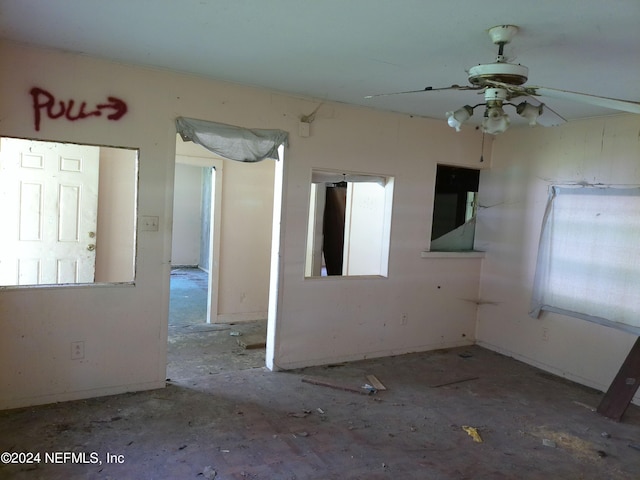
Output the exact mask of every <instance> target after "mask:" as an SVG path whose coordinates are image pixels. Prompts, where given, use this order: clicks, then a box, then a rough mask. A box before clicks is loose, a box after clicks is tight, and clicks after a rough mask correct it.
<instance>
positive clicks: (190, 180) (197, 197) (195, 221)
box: [171, 163, 202, 266]
mask: <svg viewBox="0 0 640 480" xmlns="http://www.w3.org/2000/svg"><path fill="white" fill-rule="evenodd" d="M173 191H174V197H173V236H172V243H171V265H172V266H181V265H190V266H197V265H198V263H199V262H200V232H201V230H202V212H201V210H202V167H199V166H194V165H185V164H181V163H178V164H176V174H175V178H174V185H173Z"/></svg>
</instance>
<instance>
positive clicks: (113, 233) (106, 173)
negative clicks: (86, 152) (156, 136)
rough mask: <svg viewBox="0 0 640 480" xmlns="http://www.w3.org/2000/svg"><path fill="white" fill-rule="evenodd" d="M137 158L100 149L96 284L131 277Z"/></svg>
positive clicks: (118, 150) (130, 153)
mask: <svg viewBox="0 0 640 480" xmlns="http://www.w3.org/2000/svg"><path fill="white" fill-rule="evenodd" d="M137 155H138V152H136V151H135V150H125V149H121V148H109V147H101V148H100V175H99V180H98V181H99V185H98V227H97V232H96V246H97V247H96V278H95V281H96V282H131V281H133V280H134V277H135V271H134V262H135V257H134V255H135V247H136V236H135V233H136V232H135V226H136V204H135V199H136V190H137V186H138V168H137V163H138V160H137Z"/></svg>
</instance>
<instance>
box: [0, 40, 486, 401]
mask: <svg viewBox="0 0 640 480" xmlns="http://www.w3.org/2000/svg"><path fill="white" fill-rule="evenodd" d="M34 86H37V87H40V88H43V89H46V90H47V91H49V92H51V93H52V94H54V95H55V97H56V99H60V100H65V101H68V100H70V99H73V100H74V101H75V105H76V107H77V106H78V105H80V104H81V102H82V101H86V102H87V108H91V107H92V106H93V105H97V104H100V103H102V102H104V99H105V98H106V97H107V96H116V97H118V98H121V99H122V100H123V101H125V102H126V104H127V106H128V111H127V113H126V115H125V116H123V117H122V118H121V119H119V120H108V119H107V118H106V116H102V117H96V116H92V117H88V118H80V119H77V120H76V121H69V120H67V119H66V118H65V117H60V118H57V119H51V118H49V117H48V116H46V115H44V116H43V118H42V119H41V124H40V129H39V130H36V129H35V122H34V109H33V105H32V98H31V96H30V95H29V90H30V89H31V88H32V87H34ZM0 98H2V99H3V101H2V104H0V118H2V123H0V134H3V135H7V136H17V137H26V138H38V139H48V140H56V141H69V142H77V143H90V144H97V145H100V144H102V145H116V146H125V147H131V148H139V149H140V170H139V196H138V220H139V221H138V232H137V264H136V282H135V285H117V286H98V285H96V286H91V287H86V286H82V287H59V288H55V289H51V288H13V289H2V290H0V312H2V313H1V314H0V315H1V316H2V321H1V322H0V364H2V365H3V368H2V369H1V370H0V387H1V388H0V408H10V407H17V406H24V405H31V404H37V403H48V402H55V401H62V400H69V399H75V398H86V397H92V396H97V395H106V394H113V393H119V392H124V391H133V390H141V389H147V388H160V387H163V386H164V385H165V382H164V380H165V375H166V338H167V317H168V303H169V275H170V261H171V230H172V209H173V178H174V172H175V153H176V141H175V140H176V135H175V133H176V131H175V124H174V122H175V118H176V117H177V116H181V115H182V116H187V117H193V118H199V119H204V120H211V121H216V122H222V123H227V124H231V125H239V126H244V127H249V128H271V129H274V128H275V129H282V130H286V131H288V132H291V134H290V140H289V147H288V148H287V150H286V159H285V161H284V163H283V167H284V173H283V175H284V177H283V178H284V180H283V184H284V190H283V193H282V199H283V202H284V207H283V217H282V221H281V225H280V231H281V232H282V235H283V237H282V240H281V245H282V249H281V250H280V252H279V257H278V258H279V261H278V265H279V267H280V269H279V272H278V276H279V278H280V282H279V290H278V292H277V297H278V299H279V302H278V304H277V309H274V312H275V316H274V318H273V323H272V326H271V331H275V341H274V344H273V348H270V354H269V358H267V364H268V365H269V366H271V367H273V368H294V367H297V366H303V365H312V364H319V363H330V362H334V361H341V360H347V359H360V358H365V357H372V356H380V355H391V354H399V353H404V352H409V351H419V350H427V349H434V348H443V347H450V346H456V345H467V344H471V343H473V342H474V330H475V320H476V301H475V300H476V299H477V296H478V285H479V277H480V260H479V259H477V258H453V259H448V258H425V259H422V258H421V256H420V252H421V251H423V250H425V249H427V248H428V246H429V232H430V229H431V212H432V206H433V189H434V181H435V171H436V163H437V162H446V163H447V164H460V165H462V166H475V167H479V168H484V167H487V166H488V163H489V162H488V161H486V162H485V163H483V164H481V163H479V161H480V153H481V152H480V148H481V142H482V138H481V135H480V134H479V133H478V132H477V131H475V130H473V129H465V130H464V131H463V132H461V133H456V132H455V131H453V130H452V129H451V128H449V127H448V126H447V125H446V122H445V121H443V120H430V119H423V118H415V117H411V116H407V115H399V114H394V113H388V112H380V111H374V110H371V109H365V108H356V107H351V106H347V105H342V104H332V103H328V102H327V103H324V104H323V105H322V106H321V107H320V109H319V110H318V111H317V112H316V115H315V120H314V122H313V123H312V124H311V128H310V130H311V132H310V136H309V137H306V138H301V137H299V136H298V135H297V132H298V122H299V118H300V116H301V115H304V114H308V113H309V112H311V111H314V109H315V108H316V107H317V106H318V103H319V102H318V101H315V100H313V99H305V98H298V97H294V96H287V95H285V94H281V93H275V92H269V91H265V90H260V89H253V88H248V87H241V86H238V85H231V84H225V83H221V82H214V81H211V80H207V79H203V78H199V77H195V76H188V75H180V74H176V73H171V72H166V71H158V70H152V69H149V68H141V67H132V66H127V65H122V64H117V63H112V62H106V61H102V60H98V59H94V58H90V57H87V56H83V55H73V54H67V53H59V52H53V51H48V50H41V49H35V48H30V47H25V46H18V45H15V44H10V43H7V42H2V43H0ZM489 146H490V142H486V148H487V149H488V148H489ZM484 158H485V159H488V158H489V157H488V151H487V152H485V157H484ZM265 162H267V163H265ZM265 162H262V163H263V164H264V165H266V166H268V165H269V163H268V162H271V165H272V166H271V167H270V168H273V163H274V162H273V161H265ZM231 165H233V166H232V167H231ZM256 166H257V165H246V164H241V163H233V164H231V163H230V164H229V166H227V165H225V173H224V177H225V180H226V179H227V178H229V179H230V181H232V179H233V178H234V176H249V177H251V176H256V177H260V179H257V178H256V179H255V180H252V182H253V185H252V186H246V187H244V188H241V189H240V188H239V189H238V192H237V194H238V195H237V197H236V199H235V200H234V201H233V202H231V203H234V202H235V204H236V206H237V207H238V208H240V207H243V206H244V207H247V208H249V210H250V215H249V214H247V216H246V217H243V216H242V215H236V216H231V215H226V216H225V217H224V218H223V219H222V222H223V225H222V230H223V231H225V232H227V233H228V234H229V235H230V238H228V239H223V241H222V248H224V249H229V251H231V250H233V249H234V248H235V245H234V244H235V243H239V242H240V241H241V240H242V241H249V242H250V241H252V240H255V239H256V238H261V237H257V236H255V235H250V236H249V237H248V238H247V236H246V232H245V231H244V230H243V228H240V227H239V224H240V223H241V222H245V221H246V222H254V223H256V224H257V226H258V227H259V229H260V230H263V231H264V232H265V237H267V238H268V232H269V231H271V230H270V227H269V226H270V225H271V220H272V219H271V215H270V213H269V214H268V213H267V212H270V211H271V209H272V204H269V205H267V204H264V202H259V201H257V200H255V199H252V198H251V197H247V196H246V195H247V194H248V193H250V192H252V191H254V190H255V189H260V190H262V189H264V190H265V191H266V190H270V191H273V183H274V182H273V181H272V182H271V184H270V185H267V183H266V182H265V183H262V182H263V180H262V177H263V175H259V174H258V173H256V172H257V170H252V169H254V168H255V167H256ZM266 166H265V167H264V168H267V167H266ZM228 167H229V168H228ZM258 168H260V167H259V166H258ZM312 168H320V169H328V170H340V169H345V170H348V171H358V172H364V173H369V172H370V173H373V174H379V175H388V176H393V177H394V178H395V189H394V199H393V200H394V202H393V219H392V225H391V251H390V259H389V275H388V277H387V278H381V279H378V278H374V279H370V278H369V279H358V278H350V277H340V278H332V279H305V278H304V258H305V237H306V229H307V215H308V206H309V205H308V202H309V190H310V180H311V170H312ZM272 178H274V177H272ZM226 190H230V189H225V191H226ZM260 248H262V247H260ZM260 248H258V247H256V248H248V249H247V248H244V247H243V248H241V252H240V253H239V254H238V256H237V257H234V260H233V261H225V262H222V259H221V265H220V267H221V273H222V272H223V271H224V272H225V275H227V273H226V272H228V278H229V280H228V281H225V285H223V284H222V283H221V285H220V288H221V299H220V300H221V301H220V313H222V314H224V313H226V312H228V311H233V310H234V309H235V307H236V306H237V305H238V304H240V305H242V307H243V308H244V309H246V310H244V311H245V312H248V314H247V315H249V314H253V313H255V312H257V311H259V310H261V309H263V308H264V306H263V304H262V301H263V297H262V295H263V292H262V290H261V291H260V292H258V291H257V290H256V291H254V290H252V289H250V288H249V287H248V286H245V285H241V286H240V288H239V287H238V286H237V285H238V284H239V283H241V282H242V281H243V279H245V278H246V277H244V276H243V277H236V276H235V275H236V273H237V272H239V271H244V272H246V271H252V272H253V271H255V272H256V273H255V274H256V275H257V276H261V275H262V271H263V268H262V266H261V265H260V263H261V262H262V260H261V259H260V258H259V255H258V253H259V250H260ZM225 258H226V257H225ZM236 260H237V261H236ZM267 270H268V268H267ZM243 275H244V274H243ZM266 278H268V277H267V275H266V274H265V280H260V281H259V282H257V283H256V285H258V284H259V285H264V283H265V281H266ZM252 288H253V287H252ZM261 288H262V287H261ZM222 297H224V298H222ZM274 298H275V297H274ZM249 316H250V315H249ZM403 318H406V319H407V321H406V322H402V319H403ZM76 341H83V342H84V343H85V353H84V358H83V359H81V360H72V359H71V348H70V346H71V343H72V342H76Z"/></svg>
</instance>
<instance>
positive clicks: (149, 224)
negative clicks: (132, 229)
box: [140, 215, 160, 232]
mask: <svg viewBox="0 0 640 480" xmlns="http://www.w3.org/2000/svg"><path fill="white" fill-rule="evenodd" d="M159 223H160V217H151V216H147V215H143V216H141V217H140V230H142V231H145V232H157V231H158V225H159Z"/></svg>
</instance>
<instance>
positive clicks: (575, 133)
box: [476, 115, 640, 402]
mask: <svg viewBox="0 0 640 480" xmlns="http://www.w3.org/2000/svg"><path fill="white" fill-rule="evenodd" d="M639 131H640V116H638V115H617V116H611V117H602V118H597V119H590V120H583V121H572V122H570V123H568V124H565V125H563V126H561V127H556V128H535V129H528V128H525V129H511V130H509V131H507V132H506V134H504V135H500V136H499V137H496V139H495V141H494V142H493V153H492V169H491V170H490V171H486V172H483V174H482V175H481V177H480V178H481V181H480V182H481V183H480V194H479V195H480V196H479V205H480V208H479V214H478V223H477V229H476V239H477V246H478V248H479V249H481V250H486V251H487V254H486V257H485V260H484V263H483V267H482V279H481V299H482V301H483V302H486V303H483V304H482V305H481V306H480V308H479V311H478V328H477V332H476V335H477V340H478V343H479V344H481V345H483V346H486V347H488V348H491V349H494V350H496V351H499V352H502V353H505V354H507V355H510V356H514V357H516V358H519V359H521V360H524V361H526V362H527V363H531V364H533V365H536V366H538V367H541V368H543V369H545V370H548V371H550V372H553V373H555V374H558V375H561V376H565V377H567V378H569V379H571V380H574V381H577V382H579V383H582V384H585V385H589V386H592V387H594V388H597V389H599V390H602V391H606V390H607V389H608V387H609V385H610V383H611V381H612V380H613V378H614V376H615V375H616V373H617V372H618V369H619V368H620V366H621V365H622V362H623V361H624V359H625V357H626V355H627V353H628V352H629V350H630V348H631V346H632V345H633V342H634V341H635V336H633V335H631V334H628V333H624V332H621V331H619V330H614V329H612V328H609V327H604V326H601V325H597V324H594V323H590V322H587V321H584V320H579V319H575V318H571V317H566V316H562V315H557V314H552V313H548V312H544V313H543V315H542V316H541V318H539V319H533V318H531V317H529V316H528V311H529V305H530V300H531V289H532V285H533V278H534V274H535V262H536V256H537V248H538V239H539V236H540V228H541V225H542V217H543V214H544V209H545V206H546V202H547V194H548V188H549V186H550V185H553V184H560V185H566V184H576V183H586V184H598V183H602V184H613V185H628V184H633V185H638V184H640V163H639V162H638V160H639V159H640V142H638V132H639ZM639 399H640V397H639V396H636V398H635V401H636V402H638V400H639Z"/></svg>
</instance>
